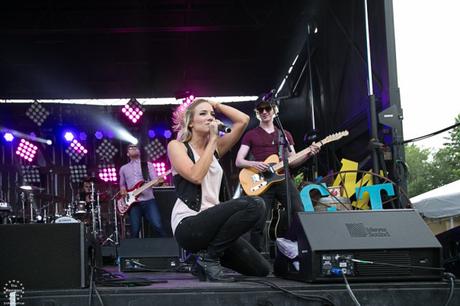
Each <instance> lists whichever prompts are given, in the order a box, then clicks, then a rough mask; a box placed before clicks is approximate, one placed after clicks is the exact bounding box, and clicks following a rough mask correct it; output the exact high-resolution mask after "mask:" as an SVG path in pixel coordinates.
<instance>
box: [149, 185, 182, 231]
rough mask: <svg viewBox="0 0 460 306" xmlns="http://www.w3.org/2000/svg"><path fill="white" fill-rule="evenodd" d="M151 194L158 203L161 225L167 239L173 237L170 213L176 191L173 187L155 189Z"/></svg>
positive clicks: (175, 197) (174, 201)
mask: <svg viewBox="0 0 460 306" xmlns="http://www.w3.org/2000/svg"><path fill="white" fill-rule="evenodd" d="M153 194H154V195H155V199H156V201H157V203H158V210H159V211H160V216H161V224H162V225H163V228H164V229H165V231H166V234H167V235H168V236H169V237H173V233H172V230H171V213H172V210H173V208H174V204H175V203H176V199H177V196H176V191H175V190H174V187H155V188H153Z"/></svg>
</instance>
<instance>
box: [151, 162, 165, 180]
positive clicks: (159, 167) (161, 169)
mask: <svg viewBox="0 0 460 306" xmlns="http://www.w3.org/2000/svg"><path fill="white" fill-rule="evenodd" d="M153 167H154V169H155V171H156V173H157V175H158V176H163V175H164V174H165V172H166V164H165V163H164V162H158V163H153ZM165 178H166V177H165Z"/></svg>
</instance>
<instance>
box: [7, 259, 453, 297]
mask: <svg viewBox="0 0 460 306" xmlns="http://www.w3.org/2000/svg"><path fill="white" fill-rule="evenodd" d="M103 270H104V271H106V273H104V274H105V276H106V278H107V276H109V275H110V274H109V273H107V272H110V273H113V275H117V276H119V277H120V278H123V279H124V281H123V282H119V283H118V284H117V286H107V285H104V284H103V283H100V282H99V284H96V286H95V287H93V288H91V287H88V288H83V289H70V290H40V291H38V290H37V291H32V290H26V291H25V292H24V296H23V297H22V300H21V301H22V302H24V304H23V305H37V306H38V305H40V306H54V305H63V306H66V305H69V306H70V305H114V306H118V305H120V306H121V305H130V306H137V305H139V306H141V305H142V306H144V305H147V306H148V305H155V306H163V305H165V306H166V305H168V306H169V305H186V306H188V305H190V306H192V305H206V306H211V305H212V306H216V305H217V306H219V305H221V306H227V305H232V306H233V305H261V306H262V305H265V306H272V305H274V306H278V305H283V306H297V305H328V303H327V301H328V300H329V301H331V305H353V301H352V299H351V298H350V295H349V293H348V292H347V290H346V287H345V284H344V283H332V284H331V283H325V284H311V283H303V282H296V281H290V280H285V279H280V278H276V277H273V276H269V277H265V278H255V277H240V278H239V280H238V281H237V282H234V283H211V282H200V281H198V280H197V279H196V278H195V277H194V276H192V275H191V274H190V273H172V272H136V273H133V272H129V273H122V272H118V269H117V267H113V266H109V267H104V269H103ZM112 277H113V276H112ZM56 281H57V282H59V280H56ZM149 281H151V282H152V283H151V284H148V285H142V283H146V282H149ZM136 282H137V285H136ZM114 285H115V284H114ZM459 286H460V282H456V283H455V287H456V288H455V289H454V295H453V298H452V301H451V302H450V304H449V305H460V287H459ZM449 287H450V284H449V282H447V281H429V282H428V281H420V282H384V283H351V288H352V290H353V293H354V294H355V296H356V298H357V300H358V301H359V302H360V303H361V305H404V306H410V305H414V306H415V305H445V302H446V301H447V299H448V295H449ZM90 291H92V295H91V298H90ZM2 298H3V297H2ZM90 299H91V300H90ZM90 303H91V304H90ZM2 304H3V303H2Z"/></svg>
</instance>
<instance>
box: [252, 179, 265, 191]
mask: <svg viewBox="0 0 460 306" xmlns="http://www.w3.org/2000/svg"><path fill="white" fill-rule="evenodd" d="M265 185H267V182H265V181H263V182H262V183H260V184H258V185H256V186H254V187H252V188H251V191H257V190H258V189H260V188H262V187H264V186H265Z"/></svg>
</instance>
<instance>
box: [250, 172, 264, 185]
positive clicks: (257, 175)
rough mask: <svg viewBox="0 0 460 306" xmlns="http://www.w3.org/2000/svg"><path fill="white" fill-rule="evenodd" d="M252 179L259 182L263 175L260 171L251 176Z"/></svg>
mask: <svg viewBox="0 0 460 306" xmlns="http://www.w3.org/2000/svg"><path fill="white" fill-rule="evenodd" d="M251 179H252V182H253V183H257V182H259V181H260V180H261V179H262V176H261V175H260V173H256V174H254V175H252V176H251Z"/></svg>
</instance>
